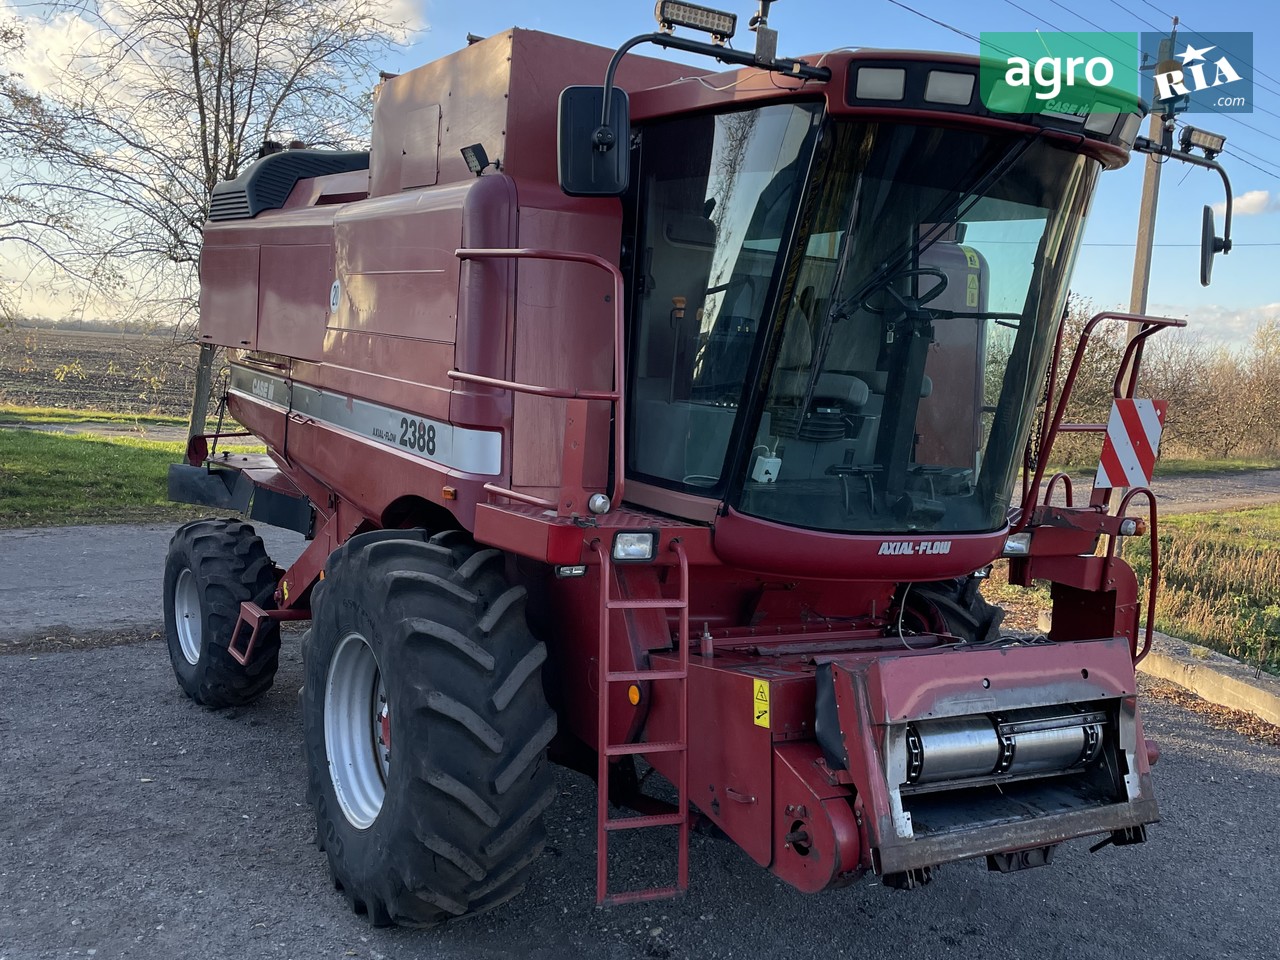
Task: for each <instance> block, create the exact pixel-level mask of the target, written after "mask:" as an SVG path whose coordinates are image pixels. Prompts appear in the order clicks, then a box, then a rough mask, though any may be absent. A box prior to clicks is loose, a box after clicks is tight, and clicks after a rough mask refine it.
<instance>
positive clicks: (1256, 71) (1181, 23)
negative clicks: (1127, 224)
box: [1050, 0, 1280, 95]
mask: <svg viewBox="0 0 1280 960" xmlns="http://www.w3.org/2000/svg"><path fill="white" fill-rule="evenodd" d="M1050 2H1052V0H1050ZM1142 2H1143V3H1145V4H1146V5H1147V6H1148V7H1150V8H1151V9H1152V10H1154V11H1155V12H1156V13H1158V14H1160V15H1161V16H1165V17H1169V14H1167V13H1165V12H1164V11H1163V10H1161V9H1160V8H1159V7H1157V6H1156V5H1155V4H1154V3H1151V2H1150V0H1142ZM1170 19H1172V17H1170ZM1178 26H1180V27H1186V30H1187V33H1189V34H1191V35H1192V36H1193V37H1199V38H1200V39H1201V40H1207V39H1208V37H1206V36H1205V35H1204V34H1203V33H1201V32H1200V31H1199V30H1193V29H1191V24H1189V23H1186V22H1185V21H1183V20H1181V19H1179V21H1178ZM1222 52H1223V53H1225V54H1227V55H1228V56H1235V55H1234V54H1233V53H1231V51H1230V50H1223V51H1222ZM1237 59H1238V60H1240V62H1241V63H1243V64H1244V65H1245V66H1246V67H1248V68H1249V69H1250V70H1252V71H1253V72H1254V74H1255V75H1258V76H1263V77H1266V78H1267V79H1268V80H1270V81H1272V82H1273V83H1280V79H1277V78H1275V77H1273V76H1271V74H1269V73H1265V72H1264V71H1262V70H1260V69H1258V68H1257V67H1255V66H1254V65H1253V64H1251V63H1249V62H1247V61H1246V60H1244V59H1243V58H1239V57H1237ZM1255 82H1256V81H1255ZM1263 89H1264V90H1268V91H1269V92H1270V93H1276V94H1277V95H1280V92H1278V91H1275V90H1271V89H1270V88H1269V87H1263Z"/></svg>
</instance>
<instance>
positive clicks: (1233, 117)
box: [887, 0, 1280, 176]
mask: <svg viewBox="0 0 1280 960" xmlns="http://www.w3.org/2000/svg"><path fill="white" fill-rule="evenodd" d="M887 2H889V3H891V4H893V5H894V6H895V7H898V8H900V9H902V10H906V11H907V12H908V13H912V14H915V15H916V16H917V17H920V18H921V19H923V20H928V21H929V22H930V23H932V24H934V25H935V26H939V27H942V28H943V29H944V30H949V31H951V32H952V33H954V34H956V35H957V36H961V37H964V38H965V39H966V40H969V41H971V42H972V43H977V44H979V45H981V42H982V41H981V40H980V39H979V38H978V37H976V36H974V35H973V34H972V33H969V32H968V31H966V30H961V29H960V28H959V27H954V26H952V25H951V24H949V23H947V22H946V21H944V20H939V19H938V18H937V17H933V16H930V15H929V14H927V13H922V12H921V11H919V10H917V9H915V7H912V6H909V5H908V4H906V3H903V2H901V0H887ZM1005 2H1006V3H1008V4H1009V5H1010V6H1011V7H1016V8H1017V9H1019V10H1021V11H1022V12H1023V13H1026V14H1027V15H1028V16H1031V17H1032V18H1033V19H1036V20H1038V21H1039V22H1040V23H1043V24H1045V26H1048V27H1050V28H1051V29H1053V30H1058V28H1057V27H1054V26H1053V25H1052V24H1050V23H1048V21H1046V20H1044V19H1043V18H1041V17H1037V16H1036V15H1035V14H1032V13H1030V12H1029V11H1028V10H1026V9H1025V8H1024V7H1021V6H1019V5H1018V4H1016V3H1014V2H1013V0H1005ZM1111 2H1112V3H1114V4H1115V5H1116V6H1117V7H1119V8H1120V9H1121V10H1124V11H1125V13H1128V14H1129V15H1130V16H1132V17H1135V18H1137V19H1138V20H1141V21H1142V22H1143V23H1145V24H1146V25H1147V26H1149V27H1152V29H1154V30H1156V31H1157V32H1160V31H1159V28H1157V27H1155V26H1154V25H1153V24H1152V23H1151V22H1150V21H1149V20H1146V19H1144V18H1143V17H1139V16H1138V15H1137V14H1136V13H1134V12H1133V11H1132V10H1130V9H1129V8H1128V7H1126V6H1124V4H1122V3H1119V2H1118V0H1111ZM1144 2H1145V0H1144ZM1147 5H1148V6H1152V5H1151V4H1147ZM1152 9H1154V10H1156V11H1157V12H1162V11H1160V10H1159V9H1158V8H1156V7H1154V6H1152ZM1082 19H1083V18H1082ZM1171 19H1172V18H1171ZM1059 32H1062V31H1059ZM1189 32H1194V31H1189ZM1197 36H1199V34H1197ZM1001 52H1002V53H1007V52H1008V51H1001ZM1255 106H1256V105H1255ZM1258 109H1262V108H1258ZM1209 110H1210V111H1211V112H1213V113H1215V114H1217V115H1219V116H1222V117H1226V118H1227V119H1228V120H1232V121H1234V122H1235V123H1238V124H1240V125H1241V126H1242V127H1245V128H1246V129H1248V130H1252V131H1253V132H1254V133H1256V134H1258V135H1259V136H1263V137H1267V138H1269V139H1271V140H1275V141H1276V142H1277V143H1280V136H1276V135H1275V134H1274V133H1270V132H1268V131H1266V130H1262V129H1260V128H1258V127H1255V126H1254V125H1253V124H1251V123H1246V122H1245V121H1243V120H1241V119H1239V117H1238V116H1237V115H1235V114H1232V113H1223V112H1222V111H1221V110H1214V109H1213V108H1212V107H1210V108H1209ZM1264 112H1266V113H1270V112H1271V111H1269V110H1264ZM1274 115H1275V114H1273V116H1274ZM1245 152H1247V151H1245ZM1250 156H1255V157H1256V158H1257V159H1259V160H1263V162H1264V163H1265V162H1268V161H1266V160H1264V159H1263V158H1262V157H1257V155H1256V154H1250ZM1236 159H1237V160H1241V162H1243V163H1246V164H1248V165H1249V166H1251V167H1255V169H1257V170H1260V171H1261V172H1263V173H1267V171H1266V170H1262V168H1261V167H1257V166H1256V165H1255V164H1252V163H1249V162H1248V161H1247V160H1243V158H1241V157H1239V156H1238V155H1236ZM1268 176H1274V174H1269V173H1268Z"/></svg>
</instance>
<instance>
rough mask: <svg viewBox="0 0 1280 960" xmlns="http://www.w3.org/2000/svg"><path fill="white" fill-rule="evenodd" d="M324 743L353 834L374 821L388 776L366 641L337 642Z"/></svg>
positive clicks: (386, 715) (374, 665)
mask: <svg viewBox="0 0 1280 960" xmlns="http://www.w3.org/2000/svg"><path fill="white" fill-rule="evenodd" d="M324 742H325V753H326V754H327V755H328V758H329V778H330V780H331V781H332V783H333V792H334V794H335V796H336V797H337V799H338V806H339V807H341V809H342V813H343V815H344V816H345V817H346V818H347V820H348V822H350V823H351V825H352V826H353V827H356V828H357V829H361V830H363V829H365V828H367V827H369V826H371V825H372V824H373V821H374V820H376V819H377V817H378V812H379V811H380V810H381V809H382V803H383V800H384V799H385V798H386V792H387V777H388V775H389V773H390V770H391V710H390V705H389V704H388V702H387V693H386V688H385V686H384V685H383V680H382V671H381V670H380V669H379V667H378V660H377V657H376V656H374V653H373V649H372V648H371V647H370V646H369V643H368V641H367V640H366V639H365V638H364V637H363V636H361V635H360V634H358V633H354V632H352V633H349V634H347V635H346V636H345V637H343V638H342V640H340V641H339V642H338V646H337V649H335V650H334V652H333V658H332V659H331V660H330V661H329V674H328V678H327V679H326V681H325V695H324Z"/></svg>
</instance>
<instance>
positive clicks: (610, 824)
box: [604, 813, 685, 830]
mask: <svg viewBox="0 0 1280 960" xmlns="http://www.w3.org/2000/svg"><path fill="white" fill-rule="evenodd" d="M684 820H685V818H684V817H682V816H681V815H680V814H678V813H656V814H650V815H649V816H646V817H616V818H615V819H613V820H606V821H605V822H604V828H605V829H606V830H643V829H644V828H646V827H678V826H680V824H682V823H684Z"/></svg>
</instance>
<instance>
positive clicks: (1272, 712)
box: [1138, 633, 1280, 726]
mask: <svg viewBox="0 0 1280 960" xmlns="http://www.w3.org/2000/svg"><path fill="white" fill-rule="evenodd" d="M1138 670H1139V671H1141V672H1142V673H1145V674H1148V675H1149V676H1152V677H1158V678H1160V679H1161V680H1168V681H1170V682H1172V683H1176V684H1177V685H1178V686H1180V687H1185V688H1186V689H1188V690H1190V691H1191V692H1192V693H1194V694H1195V695H1196V696H1198V697H1200V698H1201V699H1203V700H1208V701H1209V702H1210V703H1216V704H1217V705H1218V706H1221V707H1230V708H1232V709H1233V710H1244V711H1247V712H1248V713H1252V714H1253V715H1254V716H1256V717H1259V718H1260V719H1262V720H1265V721H1267V722H1268V723H1274V724H1275V725H1277V726H1280V677H1275V676H1272V675H1271V674H1268V673H1263V674H1261V676H1255V674H1256V673H1257V668H1256V667H1251V666H1248V665H1246V664H1243V663H1241V662H1240V661H1239V660H1233V659H1232V658H1231V657H1228V656H1226V655H1224V654H1221V653H1218V652H1216V651H1214V650H1210V649H1209V648H1208V647H1202V646H1200V645H1199V644H1195V643H1187V642H1186V641H1185V640H1178V639H1177V638H1175V637H1169V636H1165V635H1164V634H1163V633H1157V634H1156V635H1155V639H1154V641H1153V642H1152V644H1151V652H1150V653H1148V654H1147V656H1146V657H1145V658H1144V659H1143V661H1142V662H1141V663H1140V664H1138Z"/></svg>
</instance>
